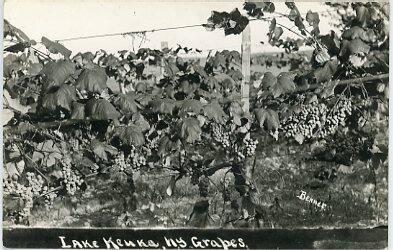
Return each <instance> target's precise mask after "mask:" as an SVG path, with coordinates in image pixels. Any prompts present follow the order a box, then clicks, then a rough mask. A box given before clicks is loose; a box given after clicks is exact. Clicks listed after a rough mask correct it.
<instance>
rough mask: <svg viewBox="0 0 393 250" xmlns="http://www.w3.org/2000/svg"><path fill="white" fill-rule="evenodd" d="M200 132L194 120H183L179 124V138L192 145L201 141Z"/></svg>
mask: <svg viewBox="0 0 393 250" xmlns="http://www.w3.org/2000/svg"><path fill="white" fill-rule="evenodd" d="M201 134H202V130H201V127H200V126H199V121H198V119H196V118H193V117H189V118H185V119H184V120H183V122H181V129H180V136H181V137H182V138H183V139H185V140H186V141H187V142H189V143H194V142H196V141H199V140H200V139H201Z"/></svg>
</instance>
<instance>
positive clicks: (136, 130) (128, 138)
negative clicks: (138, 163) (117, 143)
mask: <svg viewBox="0 0 393 250" xmlns="http://www.w3.org/2000/svg"><path fill="white" fill-rule="evenodd" d="M114 135H115V136H118V137H119V139H120V140H121V141H122V142H123V143H126V144H128V145H134V146H142V145H143V144H145V137H144V136H143V133H142V130H141V128H140V127H138V126H136V125H128V126H124V127H117V128H116V130H115V134H114Z"/></svg>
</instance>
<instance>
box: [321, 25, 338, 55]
mask: <svg viewBox="0 0 393 250" xmlns="http://www.w3.org/2000/svg"><path fill="white" fill-rule="evenodd" d="M319 39H320V40H321V43H322V44H323V45H324V46H325V47H326V48H327V50H328V52H329V54H330V55H331V56H334V55H338V54H339V53H340V40H339V38H338V37H337V34H336V33H335V32H334V31H330V34H328V35H323V36H320V37H319Z"/></svg>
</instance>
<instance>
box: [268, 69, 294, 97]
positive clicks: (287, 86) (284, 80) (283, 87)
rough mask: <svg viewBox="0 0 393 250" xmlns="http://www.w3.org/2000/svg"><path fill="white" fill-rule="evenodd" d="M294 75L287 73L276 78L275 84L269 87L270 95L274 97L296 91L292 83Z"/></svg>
mask: <svg viewBox="0 0 393 250" xmlns="http://www.w3.org/2000/svg"><path fill="white" fill-rule="evenodd" d="M293 78H294V75H293V74H291V73H289V72H282V73H280V74H279V75H278V76H277V82H276V84H275V85H273V86H272V87H271V90H270V91H271V93H272V94H273V96H274V97H279V96H280V95H282V94H286V93H289V92H292V91H294V90H295V89H296V86H295V83H294V82H293Z"/></svg>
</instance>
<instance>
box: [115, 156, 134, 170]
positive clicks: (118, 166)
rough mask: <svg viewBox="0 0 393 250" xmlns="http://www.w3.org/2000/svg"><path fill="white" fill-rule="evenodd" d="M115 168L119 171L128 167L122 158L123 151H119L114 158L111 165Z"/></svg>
mask: <svg viewBox="0 0 393 250" xmlns="http://www.w3.org/2000/svg"><path fill="white" fill-rule="evenodd" d="M113 166H114V167H115V169H117V170H118V171H119V172H125V171H126V170H129V169H130V164H128V163H126V161H125V159H124V153H123V152H120V153H119V154H118V155H117V157H116V158H115V164H114V165H113Z"/></svg>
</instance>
